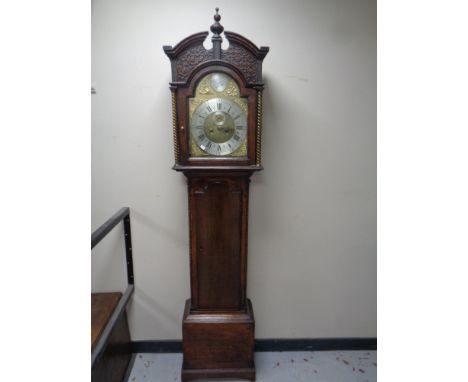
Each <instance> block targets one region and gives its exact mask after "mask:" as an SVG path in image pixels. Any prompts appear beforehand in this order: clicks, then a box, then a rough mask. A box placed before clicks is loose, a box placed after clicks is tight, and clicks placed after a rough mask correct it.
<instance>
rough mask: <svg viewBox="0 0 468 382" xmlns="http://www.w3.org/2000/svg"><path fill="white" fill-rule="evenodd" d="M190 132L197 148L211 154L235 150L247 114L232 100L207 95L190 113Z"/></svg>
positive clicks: (245, 132) (245, 124)
mask: <svg viewBox="0 0 468 382" xmlns="http://www.w3.org/2000/svg"><path fill="white" fill-rule="evenodd" d="M191 133H192V136H193V138H194V140H195V142H196V144H197V145H198V147H200V149H202V150H203V151H205V152H206V153H208V154H211V155H215V156H222V155H228V154H231V153H232V152H234V151H236V150H237V149H238V148H239V147H240V145H241V144H242V143H243V142H244V140H245V137H246V134H247V116H246V115H245V113H244V112H243V111H242V110H241V109H240V107H239V106H238V105H237V104H235V103H234V102H233V101H230V100H228V99H226V98H211V99H210V100H207V101H205V102H203V103H202V104H200V106H198V107H197V108H196V110H195V112H194V114H193V116H192V121H191Z"/></svg>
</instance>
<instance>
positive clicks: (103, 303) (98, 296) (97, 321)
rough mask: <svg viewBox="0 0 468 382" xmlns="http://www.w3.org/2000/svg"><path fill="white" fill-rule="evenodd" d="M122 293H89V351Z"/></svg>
mask: <svg viewBox="0 0 468 382" xmlns="http://www.w3.org/2000/svg"><path fill="white" fill-rule="evenodd" d="M120 297H122V293H120V292H115V293H91V349H93V348H94V346H95V345H96V341H97V339H98V338H99V336H100V335H101V334H102V331H103V330H104V327H105V326H106V324H107V322H108V321H109V318H110V317H111V315H112V313H113V312H114V309H115V307H116V306H117V304H118V303H119V300H120Z"/></svg>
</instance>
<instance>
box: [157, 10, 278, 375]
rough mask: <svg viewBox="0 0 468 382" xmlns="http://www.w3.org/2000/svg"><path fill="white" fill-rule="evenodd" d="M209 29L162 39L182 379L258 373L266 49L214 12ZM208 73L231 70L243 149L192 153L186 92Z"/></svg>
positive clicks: (227, 72) (189, 96)
mask: <svg viewBox="0 0 468 382" xmlns="http://www.w3.org/2000/svg"><path fill="white" fill-rule="evenodd" d="M214 20H215V23H214V24H213V25H212V26H211V31H212V32H213V36H212V39H211V41H212V43H213V48H212V49H209V50H207V49H205V47H204V46H203V42H204V40H205V39H206V37H207V35H208V32H201V33H196V34H193V35H191V36H189V37H187V38H185V39H184V40H182V41H181V42H180V43H179V44H177V45H175V46H174V47H172V46H164V47H163V49H164V52H165V53H166V54H167V56H168V57H169V59H170V61H171V68H172V82H171V84H170V89H171V91H172V108H173V118H174V120H173V140H174V153H175V161H176V163H175V165H174V167H173V168H174V169H175V170H177V171H182V172H183V173H184V174H185V176H186V177H187V181H188V194H189V221H190V277H191V284H190V285H191V300H188V301H187V304H186V307H185V313H184V319H183V324H182V331H183V353H184V361H183V367H182V381H188V380H192V379H199V378H217V379H219V378H237V379H239V378H240V379H248V380H251V381H254V380H255V366H254V362H253V354H254V327H255V322H254V316H253V311H252V306H251V303H250V301H249V300H247V298H246V275H247V232H248V204H249V182H250V176H251V175H252V173H253V172H254V171H259V170H261V169H263V167H262V166H261V142H260V138H261V119H262V118H261V117H262V106H261V105H262V101H261V100H262V98H261V92H262V90H263V83H262V62H263V59H264V58H265V56H266V54H267V53H268V50H269V48H267V47H261V48H257V46H255V44H253V43H252V42H251V41H249V40H248V39H246V38H245V37H243V36H241V35H239V34H236V33H234V32H224V36H225V37H226V38H227V39H228V40H229V48H228V49H227V50H223V49H221V42H222V37H221V33H222V32H223V31H224V27H223V26H222V25H221V24H220V20H221V16H220V15H219V14H218V9H216V14H215V15H214ZM212 72H222V73H225V74H226V75H228V76H230V77H231V78H232V79H233V80H234V81H235V82H236V83H237V85H238V86H239V92H240V96H241V97H243V98H245V99H246V100H247V106H248V113H247V155H246V156H244V157H233V156H225V157H222V156H206V157H190V155H189V154H190V153H189V142H190V141H189V138H190V131H189V130H190V129H189V126H190V124H189V99H190V98H191V97H193V96H194V95H195V89H196V86H197V84H198V82H199V81H200V80H201V79H202V78H203V77H205V76H206V75H208V74H209V73H212Z"/></svg>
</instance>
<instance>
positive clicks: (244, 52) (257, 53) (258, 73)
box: [163, 8, 269, 85]
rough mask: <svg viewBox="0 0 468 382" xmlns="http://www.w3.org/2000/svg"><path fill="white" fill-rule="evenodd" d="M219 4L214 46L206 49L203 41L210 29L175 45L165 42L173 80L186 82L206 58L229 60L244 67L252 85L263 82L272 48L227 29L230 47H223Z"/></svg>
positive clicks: (214, 31) (218, 61)
mask: <svg viewBox="0 0 468 382" xmlns="http://www.w3.org/2000/svg"><path fill="white" fill-rule="evenodd" d="M218 10H219V9H218V8H216V14H215V15H214V20H215V23H214V24H213V25H211V27H210V30H211V31H212V32H213V37H212V39H211V41H212V43H213V47H212V48H211V49H209V50H207V49H205V47H204V46H203V42H204V41H205V39H206V37H207V36H208V33H209V32H200V33H195V34H193V35H191V36H189V37H187V38H185V39H183V40H182V41H181V42H179V43H178V44H177V45H175V46H174V47H172V46H164V47H163V49H164V52H165V53H166V54H167V56H168V57H169V59H170V60H171V64H172V81H173V82H175V83H185V82H186V81H187V80H188V78H189V76H190V74H191V73H192V72H193V71H194V70H195V69H196V68H198V67H199V66H200V65H201V64H203V63H205V62H211V63H213V64H216V63H220V62H221V63H222V62H224V63H228V64H231V65H233V66H235V67H236V68H237V69H239V70H240V71H241V73H242V74H243V76H244V78H245V80H246V82H247V83H248V84H251V85H255V84H261V83H262V61H263V59H264V57H265V56H266V54H267V53H268V51H269V48H268V47H260V48H257V46H256V45H255V44H254V43H252V42H251V41H249V40H248V39H247V38H245V37H243V36H241V35H239V34H237V33H234V32H228V31H225V32H224V36H225V38H226V39H227V40H228V41H229V47H228V49H226V50H223V49H222V48H221V42H222V37H221V33H223V31H224V27H223V26H222V25H221V24H220V23H219V21H220V20H221V16H220V15H219V13H218Z"/></svg>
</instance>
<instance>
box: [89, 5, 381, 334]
mask: <svg viewBox="0 0 468 382" xmlns="http://www.w3.org/2000/svg"><path fill="white" fill-rule="evenodd" d="M215 6H219V7H220V14H221V16H222V20H221V23H222V24H223V25H224V26H225V28H226V30H232V31H235V32H237V33H240V34H242V35H245V36H246V37H247V38H249V39H251V40H252V41H253V42H254V43H255V44H257V45H259V46H260V45H265V46H269V47H270V53H269V54H268V55H267V57H266V58H265V61H264V65H263V68H264V70H263V73H264V80H265V85H266V89H265V92H264V103H265V104H264V111H265V116H264V126H265V128H264V145H263V165H264V167H265V170H264V171H263V172H261V173H258V174H254V176H253V177H252V183H251V194H250V201H251V202H250V221H249V225H250V230H249V263H248V296H249V297H250V298H251V299H252V301H253V304H254V311H255V317H256V337H257V338H282V337H283V338H285V337H297V338H305V337H315V338H317V337H361V336H362V337H368V336H376V21H375V13H376V4H375V1H372V0H353V1H350V0H342V1H339V0H315V1H298V0H295V1H284V2H280V1H266V0H262V1H245V0H242V1H227V0H217V1H207V0H199V1H197V2H193V1H171V2H169V1H150V0H127V1H116V0H93V4H92V82H93V85H94V86H95V87H96V90H97V94H95V95H93V96H92V228H93V229H95V228H97V227H98V226H99V225H100V224H102V223H103V222H104V221H105V220H106V219H107V218H108V217H110V216H111V215H112V214H113V213H114V212H115V211H117V210H118V209H119V208H120V207H122V206H129V207H130V208H131V218H132V230H133V242H134V244H133V248H134V263H135V277H136V294H135V296H134V300H133V302H132V304H131V305H130V308H129V318H130V323H131V333H132V338H133V339H134V340H151V339H180V338H181V318H182V311H183V306H184V301H185V299H186V298H188V297H189V294H190V291H189V259H188V217H187V195H186V192H187V191H186V184H185V179H184V176H183V175H182V174H180V173H176V172H174V171H172V170H171V166H172V165H173V151H172V130H171V104H170V92H169V89H168V83H169V81H170V64H169V60H168V59H167V57H166V56H165V54H164V53H163V50H162V46H163V45H175V44H176V43H177V42H179V41H180V40H181V39H182V38H184V37H186V36H188V35H189V34H192V33H195V32H200V31H204V30H209V26H210V25H211V24H212V22H213V19H212V15H213V13H214V7H215ZM119 232H120V233H119ZM119 239H121V231H118V232H117V233H116V234H114V236H113V237H111V238H109V240H108V242H107V243H105V244H103V246H101V247H100V248H98V249H97V251H99V252H101V253H96V255H101V254H103V258H102V259H99V260H96V259H94V260H93V289H94V290H106V289H107V290H108V289H112V288H114V287H115V285H120V284H121V285H124V283H125V281H124V280H125V279H122V277H121V275H119V268H118V265H116V264H118V263H119V261H120V260H122V261H123V250H122V246H119V244H118V243H117V242H116V241H118V240H119ZM113 248H116V251H115V253H112V252H109V251H110V250H112V249H113ZM94 257H96V256H94ZM106 262H108V263H109V264H112V265H109V267H107V266H106V265H105V264H107V263H106ZM122 269H123V268H122ZM122 269H121V270H122ZM122 280H123V283H122ZM119 283H120V284H119Z"/></svg>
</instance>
